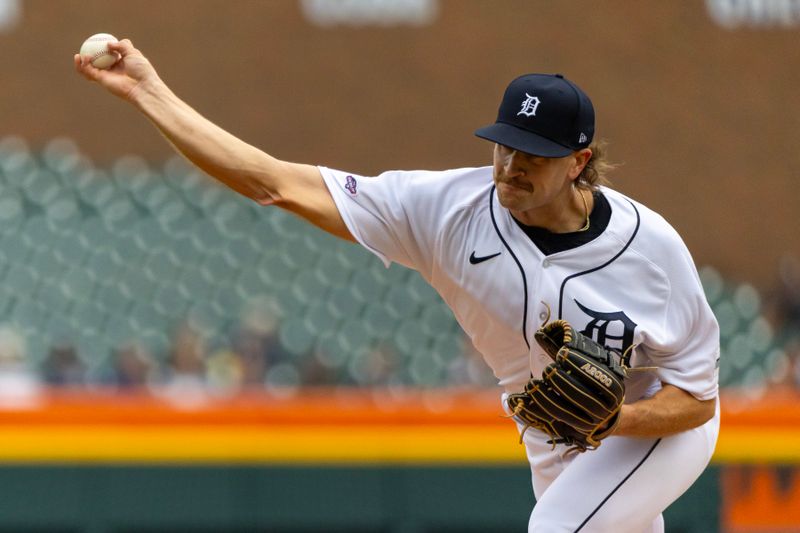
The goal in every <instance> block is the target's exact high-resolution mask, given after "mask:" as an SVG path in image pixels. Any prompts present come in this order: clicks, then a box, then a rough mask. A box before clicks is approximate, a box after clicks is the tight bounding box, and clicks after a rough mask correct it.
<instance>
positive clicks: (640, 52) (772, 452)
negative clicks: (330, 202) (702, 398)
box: [0, 0, 800, 533]
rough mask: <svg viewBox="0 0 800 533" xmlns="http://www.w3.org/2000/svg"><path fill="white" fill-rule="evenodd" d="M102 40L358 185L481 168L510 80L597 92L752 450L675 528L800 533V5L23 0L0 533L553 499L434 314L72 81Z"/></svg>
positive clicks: (520, 520) (394, 523)
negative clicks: (548, 76)
mask: <svg viewBox="0 0 800 533" xmlns="http://www.w3.org/2000/svg"><path fill="white" fill-rule="evenodd" d="M97 32H110V33H113V34H115V35H117V36H118V37H130V38H132V39H133V40H134V43H135V44H136V45H137V46H138V47H139V48H141V49H142V50H143V51H144V53H145V54H146V55H148V56H149V58H150V59H151V61H152V62H153V63H154V64H155V65H156V67H157V68H158V69H159V71H160V73H161V75H162V77H163V78H164V79H165V80H166V81H167V82H168V83H169V84H170V85H171V86H172V87H173V89H174V90H175V91H176V92H177V93H178V94H179V95H180V96H181V97H183V98H184V99H185V100H186V101H188V102H189V103H190V104H191V105H193V106H194V107H195V108H197V109H198V110H199V111H200V112H201V113H204V114H205V115H206V116H208V117H209V118H211V119H212V120H214V121H216V122H217V123H218V124H220V125H221V126H223V127H225V128H227V129H229V130H230V131H232V132H233V133H235V134H237V135H239V136H240V137H242V138H244V139H245V140H247V141H248V142H250V143H252V144H254V145H256V146H259V147H262V148H264V149H266V150H267V151H269V152H271V153H273V154H275V155H276V156H278V157H281V158H285V159H290V160H299V161H305V162H311V163H318V164H324V165H326V166H331V167H335V168H342V169H347V170H352V171H353V172H358V173H361V174H370V173H377V172H379V171H381V170H382V169H388V168H450V167H455V166H477V165H484V164H487V163H488V161H489V157H490V152H489V149H488V148H487V146H486V145H485V143H484V142H482V141H480V140H478V139H475V138H473V136H472V131H473V130H474V129H475V128H476V127H477V126H479V125H482V124H484V123H486V122H488V121H491V120H492V119H493V116H494V114H495V112H496V105H497V101H498V98H499V96H500V94H501V92H502V90H503V88H504V87H505V84H506V83H507V81H508V80H509V79H510V78H511V77H513V76H515V75H517V74H519V73H521V72H529V71H546V72H548V71H550V72H563V73H565V74H567V75H568V76H570V77H572V78H574V79H575V80H576V81H578V82H579V83H581V85H582V86H584V87H585V89H586V90H587V92H588V93H589V94H591V95H592V96H593V99H594V102H595V106H596V108H597V110H598V134H599V136H600V137H603V138H607V139H609V140H610V141H611V149H610V151H611V156H612V159H615V160H616V161H619V162H621V163H622V166H621V167H620V169H619V170H618V171H617V172H616V173H615V175H614V176H613V178H612V181H613V182H614V185H615V186H616V187H617V188H618V189H620V190H621V191H623V192H625V193H627V194H630V195H632V196H634V197H636V198H637V199H640V200H642V201H643V202H645V203H646V204H648V205H650V206H651V207H653V208H655V209H656V210H658V211H659V212H661V213H662V214H664V216H665V217H666V218H667V219H668V220H669V221H670V222H671V223H672V224H673V225H674V226H675V227H676V228H677V229H678V230H679V232H680V233H681V234H682V235H683V236H684V238H685V240H686V242H687V244H688V246H689V248H690V250H691V251H692V253H693V255H694V257H695V259H696V262H697V264H698V266H699V267H700V274H701V278H702V281H703V285H704V287H705V290H706V294H707V296H708V299H709V301H710V302H711V305H712V307H713V309H714V311H715V313H716V315H717V318H718V319H719V322H720V326H721V334H722V347H723V357H722V361H721V368H720V380H721V384H722V386H723V389H724V390H723V395H724V398H725V399H726V402H725V403H723V406H725V418H724V422H723V424H724V426H725V427H726V428H729V429H724V430H723V435H722V437H721V440H720V446H719V447H718V453H717V456H716V457H715V461H714V463H713V464H712V466H711V467H710V468H709V470H708V472H707V474H704V476H703V477H702V478H701V480H700V481H698V483H697V485H696V486H695V487H694V488H693V489H692V490H690V492H689V493H687V495H686V496H684V498H682V499H681V500H679V501H678V502H677V503H676V504H675V505H674V506H673V507H672V508H670V510H669V511H668V514H667V520H668V523H667V525H668V529H667V530H668V531H672V532H678V531H686V532H706V531H732V532H742V533H744V532H756V531H800V470H798V469H797V467H796V464H797V462H798V460H799V458H800V452H799V451H798V450H800V429H798V427H800V426H797V423H798V422H800V408H798V407H796V405H797V400H798V399H800V394H799V393H798V390H799V389H800V232H798V231H797V227H798V226H797V221H796V219H797V216H796V213H797V212H798V209H799V208H800V200H799V199H798V195H797V194H796V183H795V182H796V180H797V178H798V174H800V152H798V150H797V149H796V148H795V146H794V144H795V143H794V142H793V141H794V137H795V132H797V131H800V115H798V113H796V110H797V109H800V96H798V92H797V87H798V85H799V83H798V82H800V48H798V46H797V43H798V36H799V35H800V33H798V32H800V2H798V1H796V0H707V1H699V0H697V1H692V2H673V3H668V2H654V1H649V0H648V1H644V2H634V1H630V0H619V1H614V2H608V3H602V4H600V3H595V2H589V1H579V2H544V1H533V0H529V1H498V2H483V1H480V0H275V1H270V2H256V1H245V0H232V1H225V2H224V1H221V0H220V1H211V0H202V1H201V0H198V1H193V2H188V1H178V0H159V1H158V2H156V1H140V2H136V3H135V4H131V5H127V6H126V5H117V4H110V3H108V2H98V1H95V0H87V1H85V2H81V3H78V2H72V1H61V2H47V1H44V0H24V1H23V0H0V45H2V47H1V48H0V50H2V51H0V57H2V61H3V65H5V69H4V73H5V74H4V81H5V83H3V84H0V115H1V116H2V117H3V124H2V129H0V191H2V192H1V193H0V437H2V442H4V443H5V445H4V446H2V447H0V461H2V466H0V479H5V480H6V483H2V484H0V509H1V510H2V511H0V531H76V532H77V531H81V532H84V531H86V532H93V533H100V532H111V531H114V532H116V531H286V532H300V531H385V532H401V531H402V532H422V531H425V532H428V531H442V532H444V531H452V532H455V531H471V532H475V533H477V532H482V531H520V530H524V525H525V523H526V522H527V514H528V512H529V509H530V506H531V505H533V498H532V496H527V495H528V494H529V492H525V491H526V489H527V487H528V485H529V479H528V477H529V475H528V471H527V465H526V463H525V461H524V454H523V452H522V450H521V448H519V447H518V446H517V445H516V441H515V439H514V435H513V428H508V427H507V426H509V425H510V424H507V423H505V422H503V423H501V424H498V419H499V414H500V411H499V408H498V406H496V405H495V402H496V397H497V391H496V390H495V388H494V387H495V384H494V381H493V378H492V376H491V374H490V372H489V371H488V369H487V368H486V367H485V365H484V364H483V363H482V361H481V360H480V358H479V356H477V354H476V353H475V352H474V351H473V350H472V349H471V348H470V346H469V343H468V342H467V341H466V340H465V338H464V336H463V335H462V333H461V332H460V330H459V329H458V327H457V325H456V324H455V321H454V319H453V318H452V315H451V314H450V312H449V311H448V309H447V308H446V307H445V306H444V305H443V303H442V302H441V301H440V299H439V298H438V296H437V295H436V293H435V292H434V291H433V290H432V289H430V288H429V287H428V286H427V285H425V284H424V282H423V281H422V279H421V278H420V277H419V276H418V275H417V274H416V273H413V272H411V271H408V270H406V269H403V268H400V267H397V266H393V267H391V268H389V269H385V268H384V267H383V266H382V264H381V263H380V262H379V261H378V260H377V259H375V258H374V257H372V256H371V255H370V254H368V253H367V252H365V251H364V250H361V249H359V248H358V247H356V246H354V245H351V244H348V243H344V242H339V241H337V240H336V239H334V238H332V237H329V236H326V235H324V234H322V233H321V232H319V231H317V230H314V229H312V228H310V227H307V226H305V225H304V224H303V223H302V222H300V221H299V220H298V219H296V218H295V217H293V216H291V215H289V214H287V213H284V212H282V211H280V210H278V209H274V208H263V207H258V206H256V205H255V204H253V203H250V202H249V201H247V200H245V199H243V198H240V197H238V196H236V195H235V194H234V193H232V192H231V191H229V190H227V189H225V188H223V187H221V186H218V185H216V184H214V183H213V182H211V180H209V179H208V178H207V177H206V176H204V175H202V174H201V173H199V172H198V171H196V170H194V169H193V168H192V167H190V166H188V165H187V164H186V163H185V162H184V161H183V160H182V159H180V158H178V157H176V156H174V155H173V154H172V152H171V151H170V149H169V146H168V145H167V144H166V143H165V142H164V141H163V139H162V138H161V137H160V136H159V135H158V133H156V131H155V130H154V129H153V128H152V126H150V125H149V124H148V123H147V121H146V120H145V119H144V118H142V117H140V116H138V115H137V114H136V113H135V112H134V111H133V110H132V109H130V108H129V107H127V106H126V105H123V104H122V103H121V102H119V101H116V100H114V99H113V98H112V97H110V96H108V95H106V94H103V93H102V92H101V91H100V90H99V89H98V88H96V87H93V86H91V85H89V84H87V83H86V82H84V81H83V80H82V79H80V78H79V77H78V76H77V75H75V73H74V72H73V70H72V64H71V56H72V54H73V53H74V52H75V51H76V50H77V48H78V46H79V45H80V43H81V42H82V40H83V39H84V38H85V37H87V36H88V35H91V34H93V33H97ZM632 290H635V287H632ZM453 391H456V392H455V393H456V394H459V395H462V397H463V398H465V400H464V401H465V402H466V404H465V405H466V406H467V407H464V406H462V407H461V408H459V407H458V406H456V405H454V402H452V401H450V402H448V401H447V396H446V395H447V394H449V393H451V392H453ZM469 398H472V400H470V399H469ZM470 402H472V403H470ZM326 418H330V420H325V419H326ZM321 419H322V420H321ZM454 421H455V422H454ZM318 426H321V427H318ZM398 428H399V429H398ZM3 449H5V451H3ZM487 489H488V490H487ZM654 490H655V488H654ZM510 493H516V494H518V495H517V496H514V497H511V496H507V495H508V494H510ZM504 494H505V496H504ZM520 494H521V496H520ZM492 495H494V496H492Z"/></svg>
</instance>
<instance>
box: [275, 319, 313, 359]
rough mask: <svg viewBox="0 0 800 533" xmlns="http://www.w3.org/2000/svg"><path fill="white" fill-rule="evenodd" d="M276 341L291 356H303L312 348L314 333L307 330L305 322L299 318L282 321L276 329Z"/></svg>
mask: <svg viewBox="0 0 800 533" xmlns="http://www.w3.org/2000/svg"><path fill="white" fill-rule="evenodd" d="M278 340H279V341H280V343H281V346H283V348H284V349H285V350H286V351H287V352H289V353H290V354H292V355H298V356H299V355H305V354H307V353H309V352H310V351H311V348H312V347H313V346H314V340H315V337H314V332H312V331H310V330H309V329H308V325H307V324H306V321H305V320H303V319H302V318H301V317H291V318H289V319H287V320H284V321H283V322H282V323H281V325H280V328H279V329H278Z"/></svg>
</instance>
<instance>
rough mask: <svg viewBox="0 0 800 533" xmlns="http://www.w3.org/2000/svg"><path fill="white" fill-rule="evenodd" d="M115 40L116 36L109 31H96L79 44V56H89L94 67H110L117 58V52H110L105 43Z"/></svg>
mask: <svg viewBox="0 0 800 533" xmlns="http://www.w3.org/2000/svg"><path fill="white" fill-rule="evenodd" d="M109 42H111V43H115V42H117V38H116V37H114V36H113V35H111V34H109V33H97V34H95V35H92V36H91V37H89V38H88V39H86V40H85V41H83V44H82V45H81V51H80V54H81V57H83V56H91V58H92V65H93V66H94V67H95V68H101V69H107V68H111V67H112V66H113V65H114V63H116V62H117V60H118V59H119V54H118V53H116V52H111V51H110V50H109V49H108V47H107V46H106V44H107V43H109Z"/></svg>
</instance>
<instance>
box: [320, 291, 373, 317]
mask: <svg viewBox="0 0 800 533" xmlns="http://www.w3.org/2000/svg"><path fill="white" fill-rule="evenodd" d="M365 305H366V304H365V303H364V302H363V301H361V300H360V299H358V298H355V297H353V293H352V291H351V289H350V287H334V288H333V289H331V292H330V293H329V294H328V298H326V299H325V301H324V302H321V305H320V306H319V307H324V308H325V310H326V312H327V313H328V314H330V316H331V317H333V318H335V319H337V320H348V319H351V318H354V317H357V316H360V315H361V312H362V310H363V309H364V307H365Z"/></svg>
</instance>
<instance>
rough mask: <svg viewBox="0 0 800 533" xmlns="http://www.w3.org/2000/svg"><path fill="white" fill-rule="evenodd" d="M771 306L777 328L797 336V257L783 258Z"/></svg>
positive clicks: (799, 272)
mask: <svg viewBox="0 0 800 533" xmlns="http://www.w3.org/2000/svg"><path fill="white" fill-rule="evenodd" d="M771 304H772V305H771V307H772V314H773V317H772V319H773V322H774V323H775V325H776V326H777V328H778V329H783V330H784V331H785V332H786V333H791V334H794V335H796V334H797V332H798V331H800V258H799V257H798V256H797V255H794V254H786V255H784V256H783V257H782V258H781V260H780V263H779V266H778V281H777V286H776V287H775V289H774V292H773V295H772V298H771Z"/></svg>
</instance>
